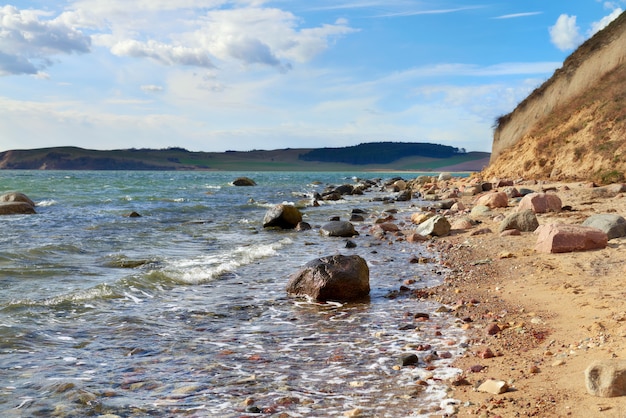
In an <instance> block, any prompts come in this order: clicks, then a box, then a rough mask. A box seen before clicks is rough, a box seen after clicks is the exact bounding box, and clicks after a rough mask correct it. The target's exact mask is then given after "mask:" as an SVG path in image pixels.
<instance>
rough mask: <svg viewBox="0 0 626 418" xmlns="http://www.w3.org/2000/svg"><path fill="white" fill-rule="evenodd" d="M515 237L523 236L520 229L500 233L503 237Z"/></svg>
mask: <svg viewBox="0 0 626 418" xmlns="http://www.w3.org/2000/svg"><path fill="white" fill-rule="evenodd" d="M513 235H522V233H521V232H520V230H519V229H507V230H506V231H502V232H500V236H501V237H510V236H513Z"/></svg>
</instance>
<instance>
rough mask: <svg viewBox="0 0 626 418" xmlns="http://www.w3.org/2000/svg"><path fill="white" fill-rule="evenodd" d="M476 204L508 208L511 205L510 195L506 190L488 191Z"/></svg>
mask: <svg viewBox="0 0 626 418" xmlns="http://www.w3.org/2000/svg"><path fill="white" fill-rule="evenodd" d="M476 205H482V206H487V207H489V208H491V209H493V208H506V207H507V206H509V197H508V196H507V195H506V193H504V192H492V193H487V194H485V195H483V196H481V197H480V198H478V201H477V202H476Z"/></svg>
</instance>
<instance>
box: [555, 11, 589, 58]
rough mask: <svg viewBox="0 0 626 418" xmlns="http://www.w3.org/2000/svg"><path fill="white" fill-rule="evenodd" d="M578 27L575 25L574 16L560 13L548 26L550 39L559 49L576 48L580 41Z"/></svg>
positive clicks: (581, 39) (581, 37)
mask: <svg viewBox="0 0 626 418" xmlns="http://www.w3.org/2000/svg"><path fill="white" fill-rule="evenodd" d="M583 39H584V38H583V36H582V35H581V34H580V28H579V27H578V26H577V25H576V16H569V15H566V14H562V15H561V16H559V18H558V19H557V20H556V23H555V24H554V26H551V27H550V40H551V41H552V43H553V44H554V45H555V46H556V47H557V48H559V49H560V50H561V51H567V50H571V49H574V48H576V47H577V46H578V45H579V44H580V43H581V42H582V41H583Z"/></svg>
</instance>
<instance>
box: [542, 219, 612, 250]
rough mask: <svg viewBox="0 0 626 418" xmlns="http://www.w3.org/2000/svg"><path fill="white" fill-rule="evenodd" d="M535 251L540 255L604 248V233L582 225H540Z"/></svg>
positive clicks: (606, 237) (606, 239)
mask: <svg viewBox="0 0 626 418" xmlns="http://www.w3.org/2000/svg"><path fill="white" fill-rule="evenodd" d="M535 233H536V234H537V235H538V237H537V244H536V245H535V251H537V252H540V253H568V252H573V251H588V250H596V249H602V248H606V245H607V243H608V236H607V234H606V233H605V232H603V231H601V230H599V229H597V228H592V227H589V226H583V225H559V224H549V225H540V226H539V228H537V230H536V231H535Z"/></svg>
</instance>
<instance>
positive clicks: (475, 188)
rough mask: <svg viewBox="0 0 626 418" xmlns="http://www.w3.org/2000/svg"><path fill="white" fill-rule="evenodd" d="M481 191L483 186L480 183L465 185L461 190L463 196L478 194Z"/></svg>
mask: <svg viewBox="0 0 626 418" xmlns="http://www.w3.org/2000/svg"><path fill="white" fill-rule="evenodd" d="M482 192H483V187H482V186H480V185H476V186H467V187H466V188H465V189H464V190H463V195H464V196H476V195H477V194H480V193H482Z"/></svg>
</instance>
